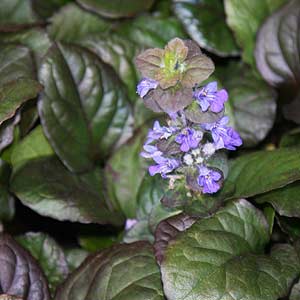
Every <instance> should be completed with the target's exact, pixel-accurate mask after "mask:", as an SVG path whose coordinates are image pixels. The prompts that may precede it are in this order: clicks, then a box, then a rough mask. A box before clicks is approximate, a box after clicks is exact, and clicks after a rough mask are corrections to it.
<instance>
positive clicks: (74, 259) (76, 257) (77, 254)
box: [65, 248, 89, 272]
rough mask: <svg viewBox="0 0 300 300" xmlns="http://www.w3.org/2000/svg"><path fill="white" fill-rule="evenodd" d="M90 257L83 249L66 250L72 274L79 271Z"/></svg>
mask: <svg viewBox="0 0 300 300" xmlns="http://www.w3.org/2000/svg"><path fill="white" fill-rule="evenodd" d="M88 255H89V252H88V251H86V250H83V249H81V248H71V249H67V250H65V256H66V259H67V262H68V266H69V270H70V272H73V271H74V270H75V269H77V268H78V267H79V266H80V265H81V264H82V263H83V261H84V260H85V259H86V258H87V256H88Z"/></svg>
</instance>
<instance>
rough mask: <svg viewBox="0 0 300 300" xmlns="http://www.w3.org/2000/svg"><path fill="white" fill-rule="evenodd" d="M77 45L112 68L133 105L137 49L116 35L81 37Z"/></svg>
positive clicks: (136, 80)
mask: <svg viewBox="0 0 300 300" xmlns="http://www.w3.org/2000/svg"><path fill="white" fill-rule="evenodd" d="M78 43H79V44H80V45H82V46H84V47H87V48H88V49H90V50H91V51H93V52H94V53H95V54H97V55H98V56H99V57H100V58H101V59H102V60H103V61H104V62H105V63H107V64H109V65H111V66H112V67H113V69H114V70H115V71H116V73H117V74H118V75H119V77H120V78H121V79H122V81H123V83H124V84H125V85H126V86H127V88H128V93H129V96H130V102H133V103H134V102H135V100H136V99H137V94H136V83H137V82H138V75H137V71H136V69H135V66H134V58H135V56H136V55H137V53H138V51H139V48H138V47H137V46H136V45H135V44H134V43H133V42H131V41H129V40H128V39H127V38H124V37H123V36H121V35H117V34H106V35H103V34H91V35H88V36H86V37H83V38H82V39H81V40H80V41H79V42H78Z"/></svg>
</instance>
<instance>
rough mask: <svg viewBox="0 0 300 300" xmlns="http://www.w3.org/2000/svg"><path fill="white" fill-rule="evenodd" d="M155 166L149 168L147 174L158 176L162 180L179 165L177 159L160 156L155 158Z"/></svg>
mask: <svg viewBox="0 0 300 300" xmlns="http://www.w3.org/2000/svg"><path fill="white" fill-rule="evenodd" d="M155 162H156V163H157V165H154V166H150V167H149V174H150V175H151V176H154V175H155V174H160V175H161V177H162V178H166V174H167V173H170V172H172V171H173V170H175V169H176V168H178V167H179V165H180V163H179V161H178V160H177V159H171V158H165V157H162V156H157V157H155Z"/></svg>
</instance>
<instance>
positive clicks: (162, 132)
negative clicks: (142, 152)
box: [146, 121, 178, 144]
mask: <svg viewBox="0 0 300 300" xmlns="http://www.w3.org/2000/svg"><path fill="white" fill-rule="evenodd" d="M177 131H178V129H177V128H176V127H172V126H171V127H166V126H160V124H159V122H158V121H155V122H154V125H153V129H152V130H150V131H149V133H148V136H147V141H146V144H150V143H152V142H153V141H155V140H158V139H166V140H167V139H168V138H169V137H170V136H172V135H173V134H174V133H176V132H177Z"/></svg>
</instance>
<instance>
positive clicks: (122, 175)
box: [105, 128, 147, 218]
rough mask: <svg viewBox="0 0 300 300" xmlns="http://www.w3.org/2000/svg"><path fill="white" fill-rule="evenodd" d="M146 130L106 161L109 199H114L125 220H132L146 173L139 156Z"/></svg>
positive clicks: (142, 130) (144, 163) (143, 162)
mask: <svg viewBox="0 0 300 300" xmlns="http://www.w3.org/2000/svg"><path fill="white" fill-rule="evenodd" d="M145 135H146V130H145V128H142V129H141V130H140V132H139V133H137V134H136V135H135V136H134V137H133V138H132V139H130V140H129V141H128V142H127V143H126V144H124V145H123V146H122V147H120V148H119V149H118V150H117V151H116V152H115V153H114V154H113V155H112V156H111V158H110V159H109V160H108V161H107V164H106V171H105V177H106V183H107V189H108V195H109V198H110V199H114V202H115V203H116V205H118V206H119V207H120V209H121V211H122V212H123V213H124V215H125V216H126V217H127V218H134V217H135V213H136V206H137V194H138V190H139V187H140V184H141V182H142V180H143V177H144V175H145V173H146V169H147V162H146V160H145V159H144V158H143V157H141V156H140V152H141V151H142V147H143V143H144V140H145Z"/></svg>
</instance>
